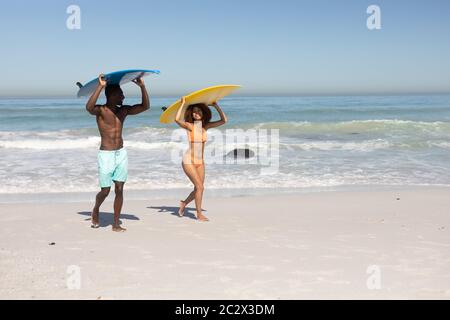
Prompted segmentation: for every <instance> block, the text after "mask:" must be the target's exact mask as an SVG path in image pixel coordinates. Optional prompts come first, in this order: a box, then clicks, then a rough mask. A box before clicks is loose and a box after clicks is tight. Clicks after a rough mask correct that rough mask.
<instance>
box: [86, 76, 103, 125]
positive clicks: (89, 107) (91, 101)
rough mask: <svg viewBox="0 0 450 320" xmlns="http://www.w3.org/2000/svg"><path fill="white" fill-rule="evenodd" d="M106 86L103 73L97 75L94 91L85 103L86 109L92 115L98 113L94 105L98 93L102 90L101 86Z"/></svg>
mask: <svg viewBox="0 0 450 320" xmlns="http://www.w3.org/2000/svg"><path fill="white" fill-rule="evenodd" d="M105 87H106V80H105V79H104V78H103V74H101V75H99V76H98V86H97V88H96V89H95V91H94V93H93V94H92V95H91V97H90V98H89V100H88V102H87V103H86V110H87V112H89V113H90V114H92V115H94V116H95V115H98V113H99V109H98V106H97V105H96V103H97V100H98V97H99V95H100V93H101V92H102V90H103V88H105Z"/></svg>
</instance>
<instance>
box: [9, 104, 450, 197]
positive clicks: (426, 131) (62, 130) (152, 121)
mask: <svg viewBox="0 0 450 320" xmlns="http://www.w3.org/2000/svg"><path fill="white" fill-rule="evenodd" d="M176 99H177V98H176V97H174V98H152V99H151V110H150V111H149V112H145V113H143V114H140V115H137V116H130V117H128V118H127V120H126V121H125V125H124V142H125V147H126V148H127V149H128V153H129V180H128V181H127V183H126V190H128V191H136V192H137V191H154V192H155V194H156V193H158V192H159V193H160V194H167V192H170V190H184V189H185V188H188V187H190V183H189V181H188V179H187V178H186V176H185V175H184V173H183V171H182V169H181V166H180V161H181V160H179V159H177V158H176V159H174V154H175V153H176V151H177V150H181V149H184V148H186V147H187V142H186V141H185V140H186V139H174V138H173V137H174V132H175V131H174V130H176V129H177V126H176V125H163V124H160V123H159V116H160V114H161V112H162V111H161V107H163V106H167V105H169V104H171V103H172V102H173V101H175V100H176ZM138 101H139V100H138V99H135V98H131V99H128V100H126V103H128V104H133V103H138ZM85 102H86V100H85V99H76V98H74V99H0V153H1V165H0V180H1V182H2V183H1V184H0V195H1V197H0V201H1V200H3V201H4V200H5V199H8V197H12V196H13V195H14V194H28V195H33V194H34V195H37V194H43V193H55V194H71V193H82V192H87V193H91V192H95V191H97V190H98V180H97V163H96V159H97V150H98V148H99V143H100V138H99V135H98V130H97V127H96V122H95V117H94V116H91V115H89V114H88V113H87V112H86V111H85V107H84V106H85ZM220 104H221V106H222V108H223V110H224V111H225V113H226V114H227V116H228V118H229V122H228V123H227V124H226V125H225V126H223V127H221V128H219V129H218V130H216V131H212V132H211V135H210V136H211V138H210V141H209V142H208V144H207V150H215V151H214V152H215V153H216V156H217V155H220V156H223V155H226V154H227V153H228V152H229V151H231V150H233V149H234V148H236V147H244V146H247V147H249V148H250V149H252V150H253V151H255V155H256V158H257V157H258V155H259V152H261V150H267V148H269V149H270V148H272V147H274V146H275V144H276V146H277V147H278V155H276V154H275V155H274V158H272V159H276V162H278V166H277V168H276V170H275V172H272V173H267V172H263V170H262V168H264V167H265V166H266V167H267V165H265V164H262V163H246V161H245V159H239V160H238V161H236V162H235V163H223V161H222V163H220V161H219V162H216V163H209V164H208V165H207V167H206V182H205V184H206V188H207V189H208V190H216V191H217V192H219V194H220V192H221V191H224V190H225V191H226V190H228V191H230V192H231V191H235V192H237V193H239V192H241V191H242V192H243V191H245V190H252V192H256V193H258V192H264V190H271V191H270V192H284V191H286V190H288V191H296V190H297V191H308V190H317V189H333V190H338V189H340V188H354V189H358V188H361V187H377V186H378V187H379V186H384V187H386V186H387V187H389V186H391V187H398V186H450V96H445V95H443V96H371V97H364V96H349V97H343V96H340V97H235V96H232V97H228V98H226V99H224V100H222V101H221V103H220ZM231 129H242V130H246V131H244V132H249V131H248V130H256V131H257V132H264V130H263V129H268V132H269V133H270V132H271V131H270V129H277V130H279V131H278V132H279V140H278V142H277V141H276V140H273V141H272V140H270V141H268V142H267V144H265V143H259V144H258V145H255V144H254V143H251V142H246V143H241V144H239V145H236V144H232V143H229V144H226V143H220V139H214V137H215V136H220V135H221V134H226V133H227V132H229V131H230V130H231ZM261 130H262V131H261ZM181 136H183V135H181ZM219 158H220V157H219ZM254 159H255V158H254ZM239 190H240V191H239Z"/></svg>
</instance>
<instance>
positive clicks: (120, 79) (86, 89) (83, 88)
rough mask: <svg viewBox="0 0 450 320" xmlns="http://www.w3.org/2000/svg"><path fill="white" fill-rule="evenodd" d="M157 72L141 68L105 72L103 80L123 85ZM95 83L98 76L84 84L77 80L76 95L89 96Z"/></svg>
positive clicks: (157, 72) (157, 71)
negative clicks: (77, 88)
mask: <svg viewBox="0 0 450 320" xmlns="http://www.w3.org/2000/svg"><path fill="white" fill-rule="evenodd" d="M159 73H160V71H159V70H142V69H131V70H122V71H116V72H112V73H108V74H105V80H106V83H107V84H118V85H123V84H125V83H128V82H131V81H133V80H135V79H137V78H140V77H145V76H148V75H151V74H159ZM97 85H98V77H97V78H95V79H93V80H91V81H89V82H88V83H86V84H85V85H82V84H81V83H79V82H77V86H78V87H79V88H80V90H78V94H77V96H78V97H86V96H90V95H91V94H93V93H94V91H95V88H97Z"/></svg>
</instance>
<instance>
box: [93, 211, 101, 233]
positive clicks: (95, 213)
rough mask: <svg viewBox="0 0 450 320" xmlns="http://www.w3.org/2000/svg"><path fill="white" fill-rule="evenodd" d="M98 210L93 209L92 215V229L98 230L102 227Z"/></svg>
mask: <svg viewBox="0 0 450 320" xmlns="http://www.w3.org/2000/svg"><path fill="white" fill-rule="evenodd" d="M98 215H99V214H98V210H96V209H93V210H92V215H91V228H94V229H97V228H98V227H100V223H99V217H98Z"/></svg>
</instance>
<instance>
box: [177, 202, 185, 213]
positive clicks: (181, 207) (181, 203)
mask: <svg viewBox="0 0 450 320" xmlns="http://www.w3.org/2000/svg"><path fill="white" fill-rule="evenodd" d="M185 208H186V204H185V203H184V201H183V200H180V210H178V215H179V216H180V217H182V216H184V209H185Z"/></svg>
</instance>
